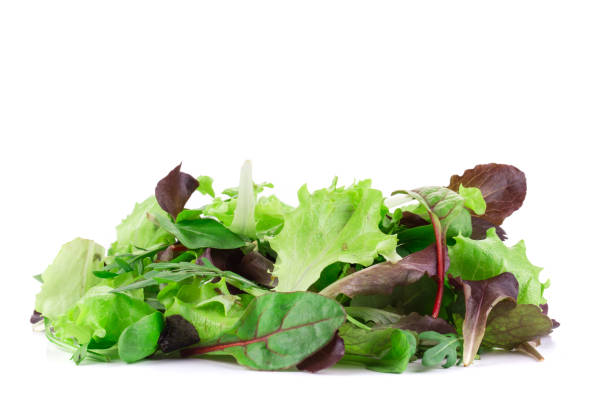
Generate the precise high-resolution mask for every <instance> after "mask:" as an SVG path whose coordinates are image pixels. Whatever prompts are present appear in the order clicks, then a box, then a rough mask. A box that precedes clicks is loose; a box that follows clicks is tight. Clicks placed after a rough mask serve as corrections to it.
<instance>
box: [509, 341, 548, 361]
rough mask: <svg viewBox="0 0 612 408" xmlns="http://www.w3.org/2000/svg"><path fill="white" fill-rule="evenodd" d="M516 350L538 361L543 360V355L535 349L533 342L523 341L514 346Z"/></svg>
mask: <svg viewBox="0 0 612 408" xmlns="http://www.w3.org/2000/svg"><path fill="white" fill-rule="evenodd" d="M516 350H517V351H520V352H521V353H523V354H526V355H528V356H530V357H533V358H535V359H536V360H538V361H544V357H543V356H542V355H541V354H540V353H539V352H538V350H536V348H535V345H534V342H531V341H530V342H525V343H523V344H519V345H518V346H517V347H516Z"/></svg>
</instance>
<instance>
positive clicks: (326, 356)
mask: <svg viewBox="0 0 612 408" xmlns="http://www.w3.org/2000/svg"><path fill="white" fill-rule="evenodd" d="M342 357H344V340H342V337H340V336H339V335H338V331H336V334H334V337H332V339H331V341H330V342H329V343H327V345H326V346H324V347H323V348H322V349H321V350H319V351H317V352H316V353H314V354H313V355H311V356H310V357H306V359H305V360H304V361H302V362H301V363H299V364H298V365H297V366H296V367H297V369H298V370H302V371H310V372H311V373H316V372H317V371H321V370H323V369H325V368H328V367H331V366H333V365H334V364H336V363H337V362H338V361H340V359H341V358H342Z"/></svg>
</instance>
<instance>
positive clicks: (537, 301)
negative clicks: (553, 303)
mask: <svg viewBox="0 0 612 408" xmlns="http://www.w3.org/2000/svg"><path fill="white" fill-rule="evenodd" d="M455 241H456V243H455V245H453V246H451V247H449V248H448V251H449V256H450V267H449V268H448V274H449V275H452V276H455V277H460V278H462V279H467V280H484V279H489V278H492V277H494V276H497V275H499V274H501V273H503V272H510V273H511V274H513V275H514V276H515V277H516V280H517V281H518V283H519V292H518V298H517V302H518V303H530V304H534V305H541V304H544V303H546V300H545V299H544V298H543V297H542V293H543V292H544V289H545V288H547V287H548V282H547V283H545V284H543V283H541V282H540V281H539V278H538V276H539V274H540V271H541V270H542V268H540V267H538V266H535V265H533V264H532V263H531V262H529V260H528V259H527V254H526V250H525V242H523V241H520V242H519V243H517V244H516V245H514V246H513V247H510V248H509V247H507V246H506V245H504V243H503V242H502V241H501V240H500V239H499V237H498V236H497V234H496V232H495V228H490V229H489V230H488V231H487V238H486V239H483V240H473V239H470V238H467V237H462V236H458V237H456V238H455Z"/></svg>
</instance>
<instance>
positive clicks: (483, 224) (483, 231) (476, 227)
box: [470, 215, 508, 241]
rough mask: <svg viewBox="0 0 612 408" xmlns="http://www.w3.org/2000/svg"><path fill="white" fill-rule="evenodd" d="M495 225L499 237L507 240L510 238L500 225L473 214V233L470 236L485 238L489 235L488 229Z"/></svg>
mask: <svg viewBox="0 0 612 408" xmlns="http://www.w3.org/2000/svg"><path fill="white" fill-rule="evenodd" d="M493 227H494V228H495V233H496V234H497V236H498V237H499V239H501V240H502V241H505V240H506V239H507V238H508V237H507V236H506V231H504V230H503V229H502V227H500V226H499V225H495V224H493V223H491V222H489V221H487V220H485V219H483V218H479V217H477V216H475V215H472V235H471V236H470V238H472V239H485V238H486V237H487V230H489V229H490V228H493Z"/></svg>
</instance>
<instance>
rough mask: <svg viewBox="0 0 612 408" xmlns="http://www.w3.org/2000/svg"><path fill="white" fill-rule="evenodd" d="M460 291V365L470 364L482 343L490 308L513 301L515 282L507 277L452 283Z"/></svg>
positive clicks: (503, 274)
mask: <svg viewBox="0 0 612 408" xmlns="http://www.w3.org/2000/svg"><path fill="white" fill-rule="evenodd" d="M455 282H458V283H457V285H458V286H462V287H463V294H464V297H465V320H464V321H463V327H462V331H461V332H462V334H463V353H464V354H463V364H464V365H466V366H468V365H470V364H472V361H474V357H475V356H476V353H477V352H478V347H480V343H481V342H482V338H483V337H484V334H485V329H486V325H487V318H488V316H489V313H490V312H491V310H492V309H493V307H494V306H495V305H496V304H498V303H499V302H501V301H504V300H508V299H510V300H512V301H514V300H516V296H517V293H518V282H517V281H516V278H515V277H514V275H512V274H511V273H508V272H505V273H502V274H501V275H498V276H495V277H493V278H490V279H486V280H481V281H467V280H461V279H459V280H456V281H455Z"/></svg>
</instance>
